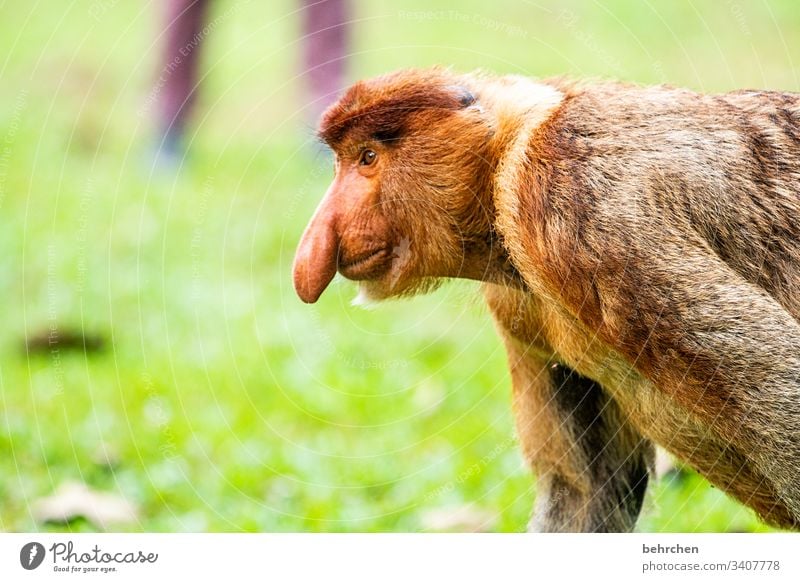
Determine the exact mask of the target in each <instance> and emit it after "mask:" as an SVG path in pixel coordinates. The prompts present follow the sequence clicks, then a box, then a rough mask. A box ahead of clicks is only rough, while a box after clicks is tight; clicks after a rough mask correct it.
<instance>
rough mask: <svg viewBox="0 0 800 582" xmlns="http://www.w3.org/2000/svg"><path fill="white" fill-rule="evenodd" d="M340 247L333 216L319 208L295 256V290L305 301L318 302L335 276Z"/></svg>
mask: <svg viewBox="0 0 800 582" xmlns="http://www.w3.org/2000/svg"><path fill="white" fill-rule="evenodd" d="M320 210H323V209H322V208H320ZM338 249H339V237H338V236H337V234H336V228H335V224H334V220H333V217H332V216H331V215H329V214H327V213H325V212H324V211H323V212H320V211H317V213H316V215H315V216H314V218H312V219H311V222H310V223H309V225H308V226H307V227H306V231H305V232H304V233H303V238H301V239H300V245H299V246H298V247H297V253H296V254H295V257H294V289H295V291H297V295H298V296H299V297H300V299H302V300H303V301H304V302H305V303H315V302H316V301H317V299H319V296H320V295H322V292H323V291H325V289H326V288H327V287H328V284H329V283H330V282H331V280H332V279H333V276H334V275H336V253H337V252H338Z"/></svg>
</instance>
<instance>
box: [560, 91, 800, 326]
mask: <svg viewBox="0 0 800 582" xmlns="http://www.w3.org/2000/svg"><path fill="white" fill-rule="evenodd" d="M555 84H556V86H559V85H561V86H562V87H563V86H564V85H563V82H555ZM554 117H555V119H553V120H552V124H551V127H552V130H553V131H552V133H551V134H550V136H549V138H548V139H549V140H550V141H549V143H550V145H551V146H552V148H551V149H550V150H549V151H550V152H551V153H552V159H551V160H549V168H550V170H551V174H550V176H548V185H549V188H550V193H549V194H548V199H549V202H550V203H551V204H552V205H553V206H554V208H555V209H556V211H562V210H563V211H564V212H566V213H569V212H570V210H569V208H568V207H572V206H573V201H572V200H567V198H566V197H561V198H560V197H559V194H560V193H566V192H570V195H569V198H573V197H574V194H572V193H573V192H575V191H579V192H580V193H581V198H582V200H580V204H579V205H578V208H580V209H581V210H582V216H576V217H575V218H577V219H578V221H579V222H578V223H577V224H576V227H577V228H580V227H581V225H580V222H582V221H591V220H592V216H593V215H594V214H595V213H598V212H599V213H605V212H611V213H614V214H615V216H616V219H617V224H619V225H620V228H623V229H624V228H626V227H627V228H631V229H642V228H644V229H648V228H654V226H655V225H662V226H665V225H667V226H666V227H668V228H673V229H677V230H680V231H681V232H692V233H695V234H696V235H697V237H698V238H697V240H696V241H695V242H696V243H697V244H705V245H708V247H710V248H711V249H712V250H713V251H714V252H715V253H716V254H717V255H718V256H719V257H720V258H721V259H722V260H723V261H725V263H727V264H728V265H729V266H730V267H731V268H732V269H733V270H734V271H736V272H737V273H738V274H740V275H741V276H742V277H744V278H745V279H746V280H747V281H749V282H751V283H753V284H755V285H758V286H760V287H761V288H763V289H765V290H766V291H767V292H768V293H769V294H770V295H771V296H772V297H774V298H775V299H776V300H777V301H778V302H779V303H780V304H781V305H782V306H783V307H784V308H785V309H786V310H787V311H789V312H790V313H791V314H792V316H793V317H794V318H795V319H797V320H798V321H800V95H798V94H795V93H781V92H771V91H737V92H734V93H727V94H720V95H704V94H698V93H695V92H692V91H688V90H683V89H674V88H670V87H637V86H632V85H624V84H617V83H607V84H595V85H585V86H577V87H572V88H568V92H567V97H566V101H565V103H564V105H563V106H562V107H561V108H560V109H559V111H558V112H557V113H556V115H555V116H554ZM576 187H577V190H576ZM560 205H564V208H561V209H560V208H558V207H559V206H560Z"/></svg>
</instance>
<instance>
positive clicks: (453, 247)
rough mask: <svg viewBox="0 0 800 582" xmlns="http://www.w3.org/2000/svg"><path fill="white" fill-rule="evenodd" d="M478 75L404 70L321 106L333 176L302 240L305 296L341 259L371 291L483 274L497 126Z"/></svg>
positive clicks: (378, 294) (316, 290)
mask: <svg viewBox="0 0 800 582" xmlns="http://www.w3.org/2000/svg"><path fill="white" fill-rule="evenodd" d="M473 80H474V79H472V78H471V77H468V76H458V75H454V74H451V73H449V72H447V71H444V70H441V69H433V70H424V71H417V70H410V71H401V72H399V73H394V74H391V75H387V76H383V77H378V78H375V79H371V80H368V81H363V82H360V83H357V84H356V85H354V86H352V87H351V88H350V89H349V90H348V91H347V92H346V93H345V94H344V96H343V97H342V98H341V99H340V100H339V101H338V102H337V103H335V104H334V105H332V106H331V107H330V108H329V109H328V110H327V111H326V112H325V113H324V114H323V117H322V121H321V123H320V129H319V135H320V137H321V138H322V140H323V141H324V142H325V143H326V144H328V145H329V146H330V147H331V149H332V150H333V152H334V156H335V162H334V163H335V175H334V179H333V183H332V184H331V185H330V187H329V188H328V191H327V193H326V194H325V197H324V198H323V200H322V202H321V203H320V205H319V207H318V208H317V211H316V213H315V214H314V216H313V218H312V219H311V222H310V223H309V225H308V227H307V228H306V231H305V233H304V234H303V237H302V240H301V241H300V245H299V247H298V250H297V255H296V258H295V263H294V285H295V289H296V290H297V293H298V295H299V296H300V298H301V299H302V300H303V301H305V302H307V303H313V302H315V301H316V300H317V299H318V298H319V296H320V295H321V294H322V292H323V291H324V290H325V288H326V287H327V286H328V284H329V283H330V281H331V279H333V277H334V275H335V274H336V271H337V270H338V271H339V273H341V274H342V275H343V276H344V277H346V278H348V279H351V280H355V281H359V282H360V287H361V295H362V296H363V297H364V298H366V299H383V298H386V297H390V296H398V295H407V294H411V293H413V292H418V291H422V290H427V289H430V288H431V287H432V286H433V285H435V284H436V281H437V280H438V279H440V278H442V277H467V278H473V279H479V278H481V276H480V275H481V273H480V271H481V269H482V268H485V264H486V263H487V261H488V260H489V259H488V257H487V248H488V249H491V246H492V240H491V239H492V215H493V209H492V206H491V193H490V191H489V190H490V182H489V180H490V172H489V171H488V167H489V164H490V160H488V159H487V152H488V143H489V141H490V138H491V135H492V131H493V130H492V124H491V122H490V121H489V120H488V119H487V117H486V115H485V113H484V111H483V110H482V108H481V107H480V105H478V104H477V102H476V96H475V91H474V89H472V88H471V87H470V84H471V81H473ZM488 254H489V255H491V252H489V253H488Z"/></svg>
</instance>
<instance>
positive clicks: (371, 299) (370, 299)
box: [352, 284, 380, 309]
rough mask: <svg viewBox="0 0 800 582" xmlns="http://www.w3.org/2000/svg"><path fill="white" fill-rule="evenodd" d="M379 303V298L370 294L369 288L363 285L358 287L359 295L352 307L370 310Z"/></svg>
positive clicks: (354, 299)
mask: <svg viewBox="0 0 800 582" xmlns="http://www.w3.org/2000/svg"><path fill="white" fill-rule="evenodd" d="M379 301H380V298H379V297H375V296H374V295H372V294H370V292H369V289H368V288H367V286H366V285H363V284H361V285H359V286H358V295H356V296H355V298H353V301H352V305H354V306H356V307H363V308H365V309H370V308H372V307H377V305H378V302H379Z"/></svg>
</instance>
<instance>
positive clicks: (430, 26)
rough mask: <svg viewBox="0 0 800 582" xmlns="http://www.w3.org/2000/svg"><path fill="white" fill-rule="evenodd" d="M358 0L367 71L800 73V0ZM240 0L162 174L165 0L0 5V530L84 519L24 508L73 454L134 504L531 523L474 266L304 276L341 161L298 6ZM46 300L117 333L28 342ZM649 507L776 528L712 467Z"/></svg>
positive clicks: (234, 517) (202, 519)
mask: <svg viewBox="0 0 800 582" xmlns="http://www.w3.org/2000/svg"><path fill="white" fill-rule="evenodd" d="M358 4H359V6H358V7H357V14H356V17H357V22H356V24H355V28H354V35H355V38H354V42H355V46H354V55H353V59H352V62H351V71H352V73H351V74H352V77H353V78H357V77H361V76H366V75H371V74H375V73H379V72H384V71H388V70H392V69H395V68H398V67H402V66H410V65H428V64H434V63H437V64H446V65H453V66H454V67H456V68H458V69H473V68H476V67H483V68H486V69H489V70H493V71H497V72H515V73H522V74H530V75H538V76H545V75H551V74H562V73H566V74H571V75H579V76H605V77H618V78H624V79H629V80H634V81H637V82H642V83H653V82H660V81H668V82H670V83H672V84H678V85H686V86H690V87H693V88H697V89H703V90H726V89H733V88H742V87H766V88H773V89H789V90H797V89H798V77H797V75H796V73H795V71H796V66H795V63H793V62H792V58H791V55H797V54H799V53H798V49H800V37H798V36H797V35H796V34H795V31H796V30H797V28H798V26H800V10H798V9H797V8H796V5H795V3H794V2H793V1H792V0H784V1H782V2H772V3H769V4H766V3H741V4H737V3H732V2H716V3H712V2H674V3H661V2H659V3H655V2H620V1H615V2H607V3H604V4H603V5H600V4H599V3H594V2H586V3H579V2H571V3H568V4H566V6H567V8H566V10H567V12H562V8H560V7H554V8H552V9H548V8H546V7H542V6H540V4H539V3H535V4H534V3H527V2H511V1H509V0H502V1H496V2H492V3H489V4H487V3H486V2H478V1H469V2H463V3H459V4H458V5H457V6H458V7H457V9H456V10H457V12H446V13H436V14H418V13H413V14H412V12H413V11H414V10H430V9H431V8H430V4H429V3H426V2H423V1H422V0H416V1H415V2H413V3H411V4H409V5H408V6H415V8H412V7H406V8H404V10H405V11H406V12H400V11H398V10H397V9H396V8H393V7H392V6H393V5H392V4H391V3H389V2H369V3H366V2H364V3H362V2H359V3H358ZM237 6H238V5H237V4H235V3H234V2H233V1H232V0H223V1H222V2H220V3H219V4H218V5H217V6H216V8H215V13H214V16H213V18H215V19H216V25H215V28H214V31H213V33H212V35H211V37H210V39H209V44H208V47H207V49H208V50H207V52H206V54H205V71H206V72H207V77H206V79H205V83H204V85H203V95H202V98H201V100H200V103H199V106H198V109H197V118H196V124H195V128H196V133H193V134H192V136H191V138H192V143H191V148H190V155H189V157H188V158H187V160H186V164H185V166H184V167H183V168H182V169H181V171H180V172H179V173H178V174H169V173H164V172H159V171H154V170H153V168H152V166H151V163H150V152H151V148H152V146H153V142H152V139H153V138H152V124H151V117H152V116H151V115H150V113H151V112H150V111H148V108H147V99H148V93H149V91H150V87H151V83H152V81H153V79H154V70H155V69H156V60H155V59H156V53H157V44H156V43H154V38H155V34H156V32H157V29H156V18H155V16H156V10H155V6H148V5H147V4H143V3H139V2H133V3H130V2H115V1H113V0H107V1H103V0H96V1H94V2H92V1H89V0H86V1H80V2H75V3H72V4H69V5H67V4H66V3H62V2H56V1H54V0H50V1H49V2H45V3H34V4H31V3H23V2H17V3H8V2H6V3H5V4H4V5H3V8H2V13H3V17H2V18H1V19H0V216H2V224H3V226H2V228H0V297H2V298H3V300H2V305H3V310H2V313H3V314H4V326H3V330H2V332H1V333H0V474H2V475H3V478H2V480H0V529H3V530H22V531H34V530H41V529H47V530H49V529H55V530H59V529H62V530H63V529H72V530H76V529H77V530H85V529H90V527H91V526H90V525H89V524H87V523H85V522H76V523H73V524H71V525H70V526H67V527H56V526H42V525H40V524H37V523H35V522H34V520H33V518H32V517H31V512H30V507H31V504H32V502H33V501H34V500H35V499H37V498H39V497H42V496H45V495H49V494H50V493H52V491H53V490H54V489H55V488H56V487H57V486H58V485H59V484H60V483H62V482H64V481H66V480H82V481H85V482H86V483H88V484H90V485H91V486H93V487H96V488H98V489H102V490H106V491H112V492H117V493H119V494H121V495H123V496H125V497H127V498H130V499H131V500H133V501H135V502H136V503H137V504H138V505H139V507H140V509H141V521H140V522H139V523H138V524H136V525H134V526H131V527H130V529H131V530H134V531H139V530H146V531H239V530H246V531H351V530H356V531H416V530H419V529H421V528H423V527H424V525H425V520H424V517H423V516H424V515H425V513H426V512H427V511H429V510H433V509H439V508H448V507H457V506H461V505H464V504H468V503H473V504H474V505H475V506H476V507H478V508H481V509H484V510H487V511H490V512H492V513H496V514H498V515H499V518H498V521H497V522H496V523H495V524H494V526H493V529H496V530H499V531H520V530H522V529H524V527H525V524H526V522H527V519H528V515H529V512H530V508H531V505H532V503H533V499H534V496H535V487H534V481H533V480H532V479H531V477H530V476H529V475H528V472H527V471H526V470H525V468H524V467H523V466H522V461H521V457H520V454H519V451H518V448H517V446H516V444H515V443H514V442H513V440H512V436H513V429H512V419H511V413H510V403H509V401H510V388H509V378H508V373H507V371H506V366H505V356H504V354H503V351H502V348H501V346H500V344H499V342H498V340H497V338H496V336H495V333H494V330H493V328H492V325H491V323H490V321H489V318H488V315H487V313H486V311H485V309H484V308H483V307H482V305H481V302H480V299H479V297H478V294H477V292H476V287H475V285H472V284H469V283H454V284H452V285H448V286H446V287H445V288H443V289H441V290H440V291H438V292H436V293H435V294H433V295H431V296H428V297H420V298H416V299H413V300H411V301H405V302H399V303H392V304H389V305H386V306H384V307H381V308H380V309H377V310H374V311H364V310H358V309H356V308H353V307H351V306H350V305H349V302H350V299H351V298H352V296H353V294H354V290H353V287H352V285H350V284H348V283H345V282H340V283H338V284H336V285H334V286H333V288H332V289H331V290H329V292H328V293H327V294H326V295H325V296H324V297H323V299H322V300H321V301H320V302H319V304H317V305H315V306H311V307H309V306H305V305H302V304H301V303H300V302H299V300H297V299H296V298H295V296H294V293H293V290H292V288H291V281H290V265H291V260H292V255H293V251H294V247H295V245H296V242H297V240H298V238H299V236H300V233H301V232H302V229H303V227H304V224H305V222H306V220H307V219H308V217H309V216H310V215H311V213H312V211H313V208H314V206H315V204H316V202H317V201H318V199H319V198H320V196H321V194H322V192H323V191H324V189H325V187H326V183H327V181H328V179H329V177H330V174H331V170H330V168H329V166H330V162H329V160H328V159H327V157H326V156H325V155H324V154H321V153H320V152H319V150H318V148H317V146H316V145H315V144H314V143H313V141H312V132H311V130H310V127H309V124H308V123H307V122H306V120H305V119H304V113H303V111H301V110H299V108H298V106H297V103H298V102H300V101H301V98H300V95H301V86H300V84H299V83H298V82H297V79H295V75H296V73H295V70H296V69H297V66H298V61H299V57H298V55H297V42H296V36H297V30H298V27H299V23H298V22H297V18H296V15H293V14H292V13H291V12H292V10H294V6H295V5H294V4H293V3H291V2H287V1H281V2H277V3H269V4H264V3H260V2H250V3H243V4H242V5H241V6H239V7H237ZM557 6H561V4H558V5H557ZM443 9H444V10H450V7H447V6H445V7H444V8H443ZM91 14H96V15H99V18H97V19H95V18H94V17H92V16H91ZM515 27H516V28H515ZM51 327H54V328H55V329H56V330H58V332H59V333H63V332H64V331H66V330H85V331H86V332H88V333H93V334H100V335H101V336H103V337H105V338H107V339H108V342H110V343H109V345H108V347H107V349H106V350H105V351H103V352H101V353H97V354H91V355H89V356H85V355H83V354H82V353H80V354H75V353H67V352H61V353H58V354H54V353H50V354H47V353H46V354H44V355H33V354H30V355H28V354H26V352H25V350H24V347H23V345H24V339H25V337H26V335H31V334H35V333H41V332H43V331H44V332H45V333H46V332H47V331H48V330H49V329H50V328H51ZM102 446H108V447H110V448H112V449H113V450H115V451H116V452H117V454H118V457H119V462H118V464H117V465H115V466H114V467H113V468H111V469H110V468H107V467H103V466H102V465H98V464H97V463H96V462H95V460H94V459H95V458H96V455H97V450H98V448H101V447H102ZM640 528H641V529H642V530H644V531H726V530H736V531H751V530H760V529H764V527H763V526H760V525H759V524H758V522H757V520H756V519H755V518H754V517H753V516H752V514H751V513H750V512H749V511H748V510H746V509H744V508H742V507H740V506H739V505H737V504H735V503H734V502H732V501H730V500H728V499H727V498H726V497H725V496H724V495H723V494H721V493H720V492H718V491H717V490H714V489H712V488H710V487H709V486H708V485H707V484H706V482H705V481H703V480H702V479H701V478H699V477H698V476H696V475H687V476H684V477H683V478H681V479H672V480H665V481H663V482H661V483H660V484H658V485H657V486H656V487H653V488H652V491H651V493H650V495H649V496H648V500H647V503H646V508H645V511H644V514H643V517H642V519H641V522H640Z"/></svg>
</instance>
